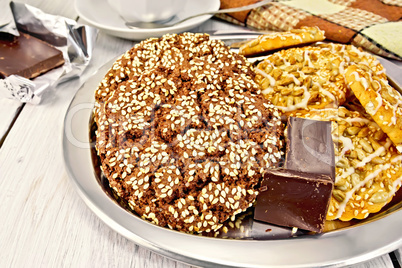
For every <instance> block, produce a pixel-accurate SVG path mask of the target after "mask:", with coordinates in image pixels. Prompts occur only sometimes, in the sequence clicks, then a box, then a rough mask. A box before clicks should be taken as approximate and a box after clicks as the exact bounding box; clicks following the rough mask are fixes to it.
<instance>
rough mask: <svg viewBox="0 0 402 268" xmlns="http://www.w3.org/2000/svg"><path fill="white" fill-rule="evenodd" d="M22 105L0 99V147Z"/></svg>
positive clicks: (15, 101) (14, 101) (11, 100)
mask: <svg viewBox="0 0 402 268" xmlns="http://www.w3.org/2000/svg"><path fill="white" fill-rule="evenodd" d="M22 106H23V104H22V103H21V102H19V101H17V100H13V99H7V98H5V97H3V98H0V115H1V120H0V147H1V145H2V144H3V141H4V140H5V138H6V134H7V132H8V130H9V129H10V128H11V126H12V124H13V123H14V120H15V119H16V117H17V116H18V114H19V112H20V111H21V108H22Z"/></svg>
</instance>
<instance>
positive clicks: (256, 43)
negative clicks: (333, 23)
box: [239, 27, 325, 56]
mask: <svg viewBox="0 0 402 268" xmlns="http://www.w3.org/2000/svg"><path fill="white" fill-rule="evenodd" d="M324 39H325V33H324V31H321V30H320V29H319V28H318V27H301V28H300V29H293V30H290V31H288V32H280V33H270V34H264V35H260V36H258V38H256V39H254V40H251V41H249V42H247V43H246V44H244V45H242V46H241V47H240V48H239V54H240V55H244V56H254V55H258V54H261V53H264V52H269V51H272V50H277V49H281V48H288V47H292V46H296V45H301V44H308V43H312V42H317V41H322V40H324Z"/></svg>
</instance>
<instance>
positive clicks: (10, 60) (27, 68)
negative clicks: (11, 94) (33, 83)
mask: <svg viewBox="0 0 402 268" xmlns="http://www.w3.org/2000/svg"><path fill="white" fill-rule="evenodd" d="M63 64H64V58H63V54H62V52H61V51H60V50H58V49H56V48H54V47H53V46H51V45H49V44H48V43H45V42H43V41H41V40H39V39H37V38H35V37H33V36H30V35H28V34H26V33H21V32H20V36H13V35H10V34H5V33H0V78H4V77H7V76H10V75H12V74H14V75H19V76H22V77H25V78H28V79H32V78H35V77H37V76H39V75H41V74H43V73H45V72H47V71H50V70H52V69H54V68H56V67H59V66H60V65H63Z"/></svg>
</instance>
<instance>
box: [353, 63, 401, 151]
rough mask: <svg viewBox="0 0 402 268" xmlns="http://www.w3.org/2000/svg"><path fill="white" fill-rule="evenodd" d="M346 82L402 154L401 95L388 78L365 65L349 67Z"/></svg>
mask: <svg viewBox="0 0 402 268" xmlns="http://www.w3.org/2000/svg"><path fill="white" fill-rule="evenodd" d="M346 81H347V82H348V84H349V85H350V87H351V89H352V90H353V93H354V94H355V96H356V98H357V99H359V101H360V103H361V104H362V106H363V107H364V109H365V110H366V112H367V113H368V114H369V115H370V116H371V117H372V118H373V119H374V121H375V122H376V123H377V124H378V125H379V126H380V128H381V129H382V130H383V131H384V132H385V133H387V135H388V136H389V138H390V139H391V140H392V141H393V143H394V144H395V146H396V148H397V149H398V150H399V151H400V152H402V96H401V94H400V93H399V92H398V91H397V90H396V89H394V88H393V87H392V86H390V85H389V84H388V81H387V80H386V78H384V77H382V76H381V75H376V73H375V72H373V71H372V70H371V69H370V68H367V66H366V65H363V64H359V65H352V66H350V67H348V69H347V70H346Z"/></svg>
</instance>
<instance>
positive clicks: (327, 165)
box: [285, 117, 335, 181]
mask: <svg viewBox="0 0 402 268" xmlns="http://www.w3.org/2000/svg"><path fill="white" fill-rule="evenodd" d="M285 167H286V168H287V169H291V170H295V171H301V172H309V173H314V174H325V175H328V176H330V177H331V179H332V180H333V181H335V154H334V144H333V142H332V136H331V122H328V121H318V120H311V119H305V118H297V117H289V120H288V126H287V145H286V159H285Z"/></svg>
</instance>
